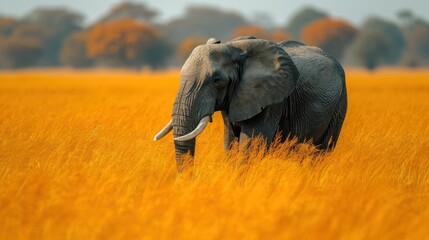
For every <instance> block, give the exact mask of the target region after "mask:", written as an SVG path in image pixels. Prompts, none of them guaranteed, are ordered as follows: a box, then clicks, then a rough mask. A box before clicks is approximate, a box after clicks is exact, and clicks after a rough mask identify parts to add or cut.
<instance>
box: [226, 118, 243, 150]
mask: <svg viewBox="0 0 429 240" xmlns="http://www.w3.org/2000/svg"><path fill="white" fill-rule="evenodd" d="M222 117H223V123H224V141H223V144H224V150H225V152H228V151H229V150H231V147H232V145H233V143H234V142H235V141H237V142H238V137H239V136H240V127H239V126H234V125H233V123H232V122H230V121H229V116H228V113H227V112H226V111H222Z"/></svg>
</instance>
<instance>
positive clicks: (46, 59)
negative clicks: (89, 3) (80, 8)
mask: <svg viewBox="0 0 429 240" xmlns="http://www.w3.org/2000/svg"><path fill="white" fill-rule="evenodd" d="M22 22H23V23H22V26H21V28H26V25H30V26H31V27H32V28H33V29H39V30H37V31H39V32H40V35H39V36H38V38H39V39H38V40H39V41H40V42H41V43H42V55H41V57H40V59H39V60H38V63H37V65H39V66H58V65H60V59H59V52H60V49H61V45H62V43H63V41H64V39H65V37H67V36H68V35H69V34H70V33H72V32H74V31H77V30H80V29H81V28H82V22H83V16H82V15H80V14H79V13H76V12H73V11H70V10H68V9H63V8H40V9H36V10H34V11H32V12H30V13H29V14H27V15H26V16H25V17H24V19H23V20H22ZM17 31H18V30H17ZM26 31H29V30H28V29H27V30H26ZM34 31H36V30H34Z"/></svg>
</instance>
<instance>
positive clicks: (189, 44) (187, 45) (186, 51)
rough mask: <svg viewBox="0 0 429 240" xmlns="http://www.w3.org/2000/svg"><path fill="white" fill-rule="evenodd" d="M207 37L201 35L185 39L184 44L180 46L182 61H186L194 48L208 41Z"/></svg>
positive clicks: (179, 53)
mask: <svg viewBox="0 0 429 240" xmlns="http://www.w3.org/2000/svg"><path fill="white" fill-rule="evenodd" d="M206 41H207V40H206V39H204V38H199V37H189V38H187V39H185V40H184V41H183V42H182V44H180V46H179V52H178V56H179V58H180V60H181V61H183V62H184V61H186V59H187V58H188V57H189V55H190V54H191V52H192V50H193V49H194V48H195V47H197V46H198V45H202V44H205V43H206Z"/></svg>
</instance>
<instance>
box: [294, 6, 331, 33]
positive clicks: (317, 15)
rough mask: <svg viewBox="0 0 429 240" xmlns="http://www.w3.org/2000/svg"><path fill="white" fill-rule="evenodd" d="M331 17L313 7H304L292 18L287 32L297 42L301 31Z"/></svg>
mask: <svg viewBox="0 0 429 240" xmlns="http://www.w3.org/2000/svg"><path fill="white" fill-rule="evenodd" d="M325 17H329V16H328V14H327V13H325V12H323V11H321V10H318V9H316V8H313V7H304V8H303V9H301V10H300V11H298V12H297V13H296V14H295V15H293V16H292V18H291V20H290V22H289V24H288V25H287V27H286V30H287V32H288V33H290V35H291V36H292V38H293V39H294V40H296V41H299V40H300V37H301V30H302V28H303V27H305V26H306V25H308V24H310V23H311V22H313V21H316V20H318V19H321V18H325Z"/></svg>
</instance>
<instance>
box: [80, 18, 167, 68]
mask: <svg viewBox="0 0 429 240" xmlns="http://www.w3.org/2000/svg"><path fill="white" fill-rule="evenodd" d="M158 39H159V35H158V32H157V31H156V30H155V29H154V28H153V27H152V26H150V25H148V24H146V23H139V22H136V21H134V20H131V19H122V20H117V21H112V22H108V23H101V24H97V25H95V26H94V27H93V28H92V29H91V30H90V32H89V34H88V56H89V57H90V58H91V59H93V60H95V61H97V62H98V63H99V64H101V65H110V66H134V67H138V66H141V65H143V64H144V63H145V59H144V54H145V53H146V50H147V49H149V48H150V46H152V45H153V43H154V42H155V41H157V40H158Z"/></svg>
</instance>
